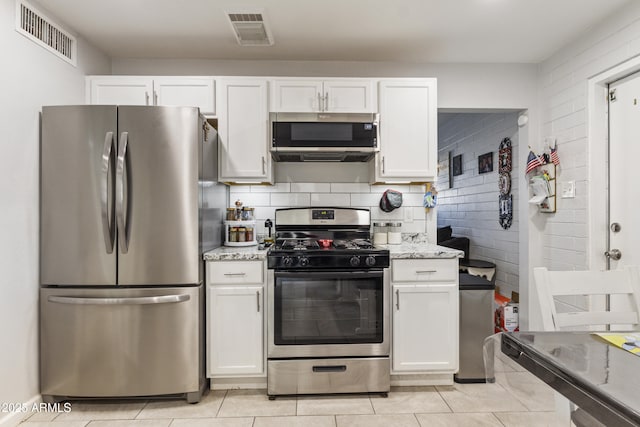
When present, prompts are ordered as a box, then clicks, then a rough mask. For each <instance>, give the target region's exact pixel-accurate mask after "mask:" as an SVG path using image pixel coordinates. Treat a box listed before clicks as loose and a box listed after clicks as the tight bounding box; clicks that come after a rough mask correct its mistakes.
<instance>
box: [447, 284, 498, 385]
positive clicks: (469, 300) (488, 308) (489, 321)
mask: <svg viewBox="0 0 640 427" xmlns="http://www.w3.org/2000/svg"><path fill="white" fill-rule="evenodd" d="M495 288H496V285H495V284H493V283H491V282H490V281H488V280H487V279H484V278H482V277H479V276H472V275H470V274H467V273H460V368H459V370H458V373H457V374H455V375H454V380H455V381H456V382H458V383H484V382H487V378H486V373H485V365H484V354H483V345H484V340H485V338H487V337H488V336H490V335H493V315H492V304H493V293H494V292H495ZM489 359H490V360H489V363H493V357H492V355H489ZM490 372H491V373H493V369H491V370H490ZM488 381H489V382H493V378H489V379H488Z"/></svg>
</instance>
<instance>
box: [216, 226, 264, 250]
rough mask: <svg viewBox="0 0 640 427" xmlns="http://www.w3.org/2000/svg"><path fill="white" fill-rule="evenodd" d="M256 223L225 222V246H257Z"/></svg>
mask: <svg viewBox="0 0 640 427" xmlns="http://www.w3.org/2000/svg"><path fill="white" fill-rule="evenodd" d="M255 228H256V222H255V221H225V222H224V231H225V234H224V245H225V246H253V245H257V244H258V241H257V240H256V233H255Z"/></svg>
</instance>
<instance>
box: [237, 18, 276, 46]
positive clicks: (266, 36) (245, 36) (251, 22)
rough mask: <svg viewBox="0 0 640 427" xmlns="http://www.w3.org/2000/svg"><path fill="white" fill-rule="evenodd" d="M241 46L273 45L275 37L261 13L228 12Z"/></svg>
mask: <svg viewBox="0 0 640 427" xmlns="http://www.w3.org/2000/svg"><path fill="white" fill-rule="evenodd" d="M227 16H228V17H229V22H231V27H232V28H233V33H234V35H235V36H236V39H237V40H238V44H240V46H271V45H272V44H273V38H272V37H271V32H270V31H269V29H268V28H267V25H266V23H265V20H264V17H263V16H262V14H261V13H227Z"/></svg>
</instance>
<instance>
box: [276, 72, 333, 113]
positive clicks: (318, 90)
mask: <svg viewBox="0 0 640 427" xmlns="http://www.w3.org/2000/svg"><path fill="white" fill-rule="evenodd" d="M323 95H324V94H323V91H322V81H320V80H304V79H301V80H273V97H272V100H271V111H273V112H278V113H279V112H288V113H313V112H317V111H322V105H323V104H322V99H321V97H322V96H323Z"/></svg>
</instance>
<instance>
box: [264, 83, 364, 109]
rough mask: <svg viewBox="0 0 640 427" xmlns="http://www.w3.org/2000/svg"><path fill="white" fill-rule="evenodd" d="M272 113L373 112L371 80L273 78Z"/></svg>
mask: <svg viewBox="0 0 640 427" xmlns="http://www.w3.org/2000/svg"><path fill="white" fill-rule="evenodd" d="M271 111H272V112H289V113H317V112H327V113H373V112H375V111H376V101H375V91H374V82H373V80H367V79H339V80H338V79H335V80H334V79H329V80H312V79H274V80H273V96H272V98H271Z"/></svg>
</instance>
